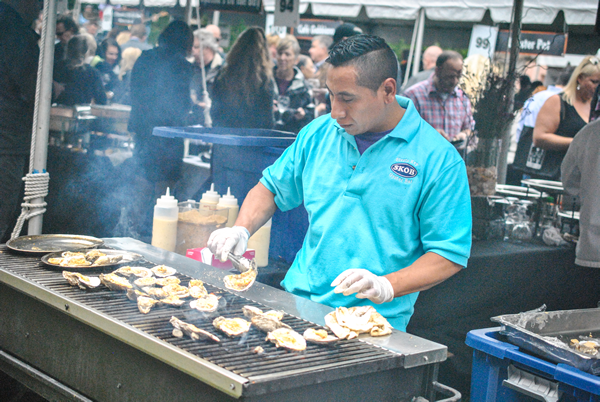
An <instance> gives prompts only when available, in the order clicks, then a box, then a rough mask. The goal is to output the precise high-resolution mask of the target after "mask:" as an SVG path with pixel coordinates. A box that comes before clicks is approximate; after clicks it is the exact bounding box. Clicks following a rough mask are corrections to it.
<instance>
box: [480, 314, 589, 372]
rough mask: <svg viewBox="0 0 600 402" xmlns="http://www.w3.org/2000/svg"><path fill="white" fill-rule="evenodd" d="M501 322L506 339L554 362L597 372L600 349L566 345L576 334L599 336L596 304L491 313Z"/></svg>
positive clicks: (576, 337)
mask: <svg viewBox="0 0 600 402" xmlns="http://www.w3.org/2000/svg"><path fill="white" fill-rule="evenodd" d="M491 320H492V321H495V322H498V323H500V324H502V325H503V326H504V328H503V333H504V335H506V336H507V337H508V340H509V341H510V342H511V343H513V344H515V345H517V346H519V347H521V348H523V349H525V350H528V351H530V352H533V353H535V354H537V355H539V356H540V357H542V358H545V359H547V360H550V361H552V362H554V363H564V364H568V365H571V366H574V367H576V368H578V369H579V370H582V371H585V372H588V373H591V374H594V375H600V353H599V354H596V355H595V356H591V355H587V354H584V353H580V352H578V351H576V350H575V349H573V348H571V347H570V346H569V341H570V340H571V339H578V338H579V337H580V336H585V337H588V336H590V335H591V337H592V338H595V339H598V338H600V308H594V309H581V310H558V311H548V312H539V311H533V312H525V313H519V314H508V315H500V316H497V317H492V319H491Z"/></svg>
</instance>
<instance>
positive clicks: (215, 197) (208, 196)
mask: <svg viewBox="0 0 600 402" xmlns="http://www.w3.org/2000/svg"><path fill="white" fill-rule="evenodd" d="M218 203H219V193H217V192H216V191H215V183H212V184H211V185H210V190H208V191H206V193H204V194H202V199H201V200H200V209H217V204H218Z"/></svg>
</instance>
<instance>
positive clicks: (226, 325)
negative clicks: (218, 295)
mask: <svg viewBox="0 0 600 402" xmlns="http://www.w3.org/2000/svg"><path fill="white" fill-rule="evenodd" d="M198 300H200V299H198ZM213 325H214V326H215V328H217V329H218V330H220V331H223V332H224V333H225V334H226V335H227V336H229V337H232V338H233V337H236V336H240V335H242V334H243V333H246V332H248V330H249V329H250V323H249V322H248V321H246V320H244V319H243V318H237V317H236V318H225V317H217V318H215V319H214V320H213Z"/></svg>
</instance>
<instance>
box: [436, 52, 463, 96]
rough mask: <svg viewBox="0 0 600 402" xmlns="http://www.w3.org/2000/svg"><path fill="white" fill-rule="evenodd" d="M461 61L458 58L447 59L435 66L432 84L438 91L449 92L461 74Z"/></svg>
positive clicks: (456, 83) (452, 89)
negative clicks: (439, 65)
mask: <svg viewBox="0 0 600 402" xmlns="http://www.w3.org/2000/svg"><path fill="white" fill-rule="evenodd" d="M462 68H463V62H462V60H460V59H448V60H446V62H445V63H444V64H442V65H441V67H436V68H435V77H434V85H435V87H436V88H437V90H438V91H440V92H445V93H451V92H452V91H454V88H456V86H457V85H458V82H459V81H460V77H461V76H462Z"/></svg>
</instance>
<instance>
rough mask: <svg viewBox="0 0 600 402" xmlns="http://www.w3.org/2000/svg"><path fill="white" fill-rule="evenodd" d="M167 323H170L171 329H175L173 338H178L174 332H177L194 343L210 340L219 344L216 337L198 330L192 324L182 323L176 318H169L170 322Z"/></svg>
mask: <svg viewBox="0 0 600 402" xmlns="http://www.w3.org/2000/svg"><path fill="white" fill-rule="evenodd" d="M169 322H170V323H171V325H173V327H175V329H173V336H176V337H178V338H179V337H180V336H178V334H176V332H175V331H178V332H179V333H181V334H182V335H183V334H186V335H187V336H189V337H190V338H192V339H193V340H195V341H196V340H198V339H210V340H211V341H214V342H221V340H220V339H219V337H218V336H216V335H213V334H211V333H210V332H208V331H204V330H203V329H200V328H198V327H196V326H195V325H193V324H189V323H187V322H183V321H181V320H180V319H178V318H177V317H174V316H173V317H171V320H170V321H169Z"/></svg>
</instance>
